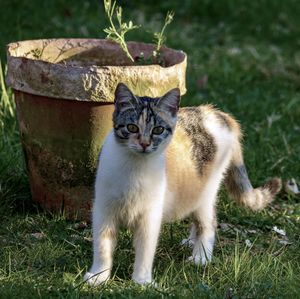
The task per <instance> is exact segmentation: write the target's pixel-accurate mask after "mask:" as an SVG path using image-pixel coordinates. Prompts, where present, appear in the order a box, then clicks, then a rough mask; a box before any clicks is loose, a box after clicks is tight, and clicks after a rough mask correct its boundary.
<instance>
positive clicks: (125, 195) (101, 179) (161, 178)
mask: <svg viewBox="0 0 300 299" xmlns="http://www.w3.org/2000/svg"><path fill="white" fill-rule="evenodd" d="M165 181H166V178H165V166H164V157H163V156H161V157H147V156H144V157H143V156H135V155H131V156H130V155H128V152H127V151H126V149H124V148H122V147H120V145H118V144H116V142H115V140H114V136H113V135H112V134H110V135H109V136H108V138H107V140H106V142H105V144H104V146H103V149H102V153H101V158H100V169H99V170H98V173H97V179H96V199H98V200H99V201H100V204H101V205H102V206H104V207H105V208H106V209H109V208H111V210H113V211H114V213H116V214H120V215H119V216H120V217H123V218H124V217H125V218H128V217H130V218H134V217H135V215H137V214H139V213H142V211H143V209H145V208H146V207H147V206H148V205H153V204H156V203H157V204H159V203H161V202H162V200H163V194H164V192H165V186H166V183H165ZM128 220H129V219H128Z"/></svg>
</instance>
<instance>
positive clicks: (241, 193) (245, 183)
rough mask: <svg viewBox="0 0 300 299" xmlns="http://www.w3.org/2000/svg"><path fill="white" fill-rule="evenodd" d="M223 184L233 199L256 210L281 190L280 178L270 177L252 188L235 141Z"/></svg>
mask: <svg viewBox="0 0 300 299" xmlns="http://www.w3.org/2000/svg"><path fill="white" fill-rule="evenodd" d="M225 186H226V189H227V190H228V191H229V193H230V195H231V197H232V198H233V199H234V200H235V201H237V202H238V203H240V204H242V205H243V206H245V207H248V208H250V209H252V210H254V211H258V210H261V209H263V208H264V207H266V206H267V205H268V204H269V203H270V202H272V201H273V199H274V196H275V195H276V194H277V193H278V192H279V191H280V190H281V187H282V183H281V179H280V178H271V179H269V180H267V182H266V183H265V185H264V186H262V187H258V188H253V187H252V185H251V182H250V180H249V178H248V174H247V170H246V167H245V165H244V161H243V155H242V149H241V146H240V143H239V142H237V143H236V145H235V149H234V154H233V158H232V161H231V164H230V166H229V169H228V171H227V174H226V178H225Z"/></svg>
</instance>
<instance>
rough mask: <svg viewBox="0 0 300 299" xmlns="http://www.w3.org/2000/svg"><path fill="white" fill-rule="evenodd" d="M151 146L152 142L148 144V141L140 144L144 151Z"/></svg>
mask: <svg viewBox="0 0 300 299" xmlns="http://www.w3.org/2000/svg"><path fill="white" fill-rule="evenodd" d="M149 145H150V142H146V141H143V142H140V146H141V147H142V148H143V150H144V151H145V150H146V148H147V147H148V146H149Z"/></svg>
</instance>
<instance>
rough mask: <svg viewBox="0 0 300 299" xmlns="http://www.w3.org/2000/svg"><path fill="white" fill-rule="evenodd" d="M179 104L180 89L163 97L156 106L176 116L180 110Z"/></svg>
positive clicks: (175, 89) (173, 90) (172, 90)
mask: <svg viewBox="0 0 300 299" xmlns="http://www.w3.org/2000/svg"><path fill="white" fill-rule="evenodd" d="M179 103H180V90H179V88H174V89H171V90H170V91H168V92H167V93H166V94H165V95H164V96H162V97H161V98H160V99H159V100H158V103H157V104H156V105H157V107H159V108H160V109H162V110H165V111H168V112H170V113H171V115H172V116H175V115H176V113H177V111H178V109H179Z"/></svg>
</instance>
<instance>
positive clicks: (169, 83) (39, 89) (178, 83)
mask: <svg viewBox="0 0 300 299" xmlns="http://www.w3.org/2000/svg"><path fill="white" fill-rule="evenodd" d="M43 43H45V44H43ZM48 45H50V47H49V48H50V50H49V48H48V49H47V51H50V52H49V53H50V54H51V55H54V54H53V53H52V52H51V51H53V50H54V52H55V51H56V52H58V53H59V54H58V56H57V57H60V55H61V53H62V57H66V58H65V59H63V58H62V59H60V60H58V61H52V62H51V61H49V58H48V61H47V60H46V59H45V58H43V59H40V58H39V57H37V58H35V57H34V55H35V53H34V52H33V51H34V50H36V49H38V50H40V48H38V46H44V48H42V54H41V55H43V54H44V50H45V49H46V47H47V46H48ZM65 45H67V48H66V49H67V50H65V49H64V48H59V46H62V47H64V46H65ZM101 46H102V47H103V51H107V53H112V56H111V57H112V59H114V58H115V59H116V60H117V59H119V56H117V54H118V55H119V54H120V53H121V52H120V50H121V49H120V46H119V45H118V44H117V43H115V42H112V41H109V40H103V39H89V38H53V39H33V40H24V41H19V42H12V43H9V44H8V45H7V61H8V72H7V77H6V82H7V84H8V85H9V86H11V87H13V88H14V89H16V90H19V91H23V92H27V93H32V94H36V95H41V96H47V97H53V98H60V99H71V100H81V101H96V102H113V101H114V90H115V87H116V85H117V84H118V83H119V82H123V83H125V84H127V85H128V86H129V87H130V88H131V89H132V90H133V92H134V93H135V94H137V95H140V96H144V95H148V96H151V97H159V96H162V95H163V94H164V93H166V92H167V91H168V90H169V89H171V88H175V87H178V88H179V89H180V91H181V94H184V93H185V92H186V88H185V71H186V60H187V55H186V53H184V52H183V51H181V50H174V49H171V48H167V47H163V48H162V53H163V54H164V55H165V57H166V56H168V57H169V62H170V61H174V63H169V65H168V66H161V65H159V64H150V65H143V64H141V65H130V64H132V62H130V60H129V59H128V58H127V57H126V58H124V56H126V55H125V54H124V53H123V52H122V53H123V57H121V58H120V59H123V60H122V63H123V64H124V63H125V64H126V65H109V64H107V65H101V64H100V65H99V64H97V63H93V62H94V61H92V63H90V62H88V63H86V64H84V63H85V61H86V59H87V58H88V59H89V57H88V56H87V58H86V57H85V56H84V54H86V53H88V54H91V53H92V54H93V55H94V57H92V58H91V59H94V60H95V59H102V57H98V56H99V52H97V50H98V51H99V47H100V49H102V48H101ZM106 46H107V49H106V48H105V47H106ZM22 47H23V48H22ZM128 47H129V48H131V49H130V52H132V49H133V50H134V51H135V52H136V53H137V49H140V48H141V49H146V50H147V51H149V50H150V49H152V50H151V51H153V49H155V45H154V44H151V43H143V42H128ZM74 49H75V50H74ZM78 49H79V50H78ZM27 50H29V51H27ZM18 51H19V53H18ZM59 51H61V52H59ZM63 51H65V52H63ZM68 51H69V52H71V54H72V51H73V52H74V53H73V54H72V55H71V54H70V53H69V54H68V55H70V56H67V54H65V53H67V52H68ZM76 51H77V52H76ZM110 51H111V52H110ZM121 51H123V50H121ZM138 51H140V50H138ZM45 52H46V51H45ZM139 53H140V52H139ZM50 54H49V55H50ZM95 54H98V56H97V57H96V56H95ZM55 55H57V53H56V54H55ZM113 55H115V56H113ZM75 56H76V57H77V60H76V57H75ZM72 57H75V60H73V59H72ZM78 57H79V59H78ZM82 57H83V58H84V59H82ZM51 59H52V58H51ZM80 59H82V60H80ZM104 59H106V58H103V60H104ZM66 61H67V62H66ZM112 61H114V62H115V60H112ZM62 62H63V63H62ZM74 63H75V64H74ZM76 63H79V64H80V63H82V65H78V64H76ZM115 63H116V62H115ZM127 63H128V64H129V65H127ZM157 82H159V84H157ZM147 85H149V86H147ZM158 85H160V86H158ZM163 85H165V88H163ZM158 87H159V88H158Z"/></svg>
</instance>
